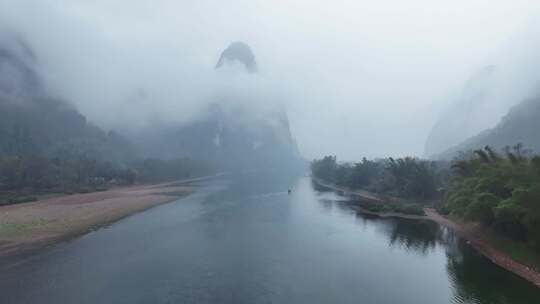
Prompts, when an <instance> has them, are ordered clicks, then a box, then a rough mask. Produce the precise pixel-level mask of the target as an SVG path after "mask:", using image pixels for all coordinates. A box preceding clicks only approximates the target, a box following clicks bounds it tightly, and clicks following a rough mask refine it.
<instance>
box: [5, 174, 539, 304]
mask: <svg viewBox="0 0 540 304" xmlns="http://www.w3.org/2000/svg"><path fill="white" fill-rule="evenodd" d="M195 186H196V187H197V188H198V190H197V192H196V193H195V194H193V195H191V196H189V197H187V198H183V199H179V200H178V201H176V202H173V203H170V204H166V205H162V206H160V207H156V208H153V209H151V210H148V211H146V212H143V213H140V214H136V215H134V216H131V217H128V218H126V219H124V220H121V221H119V222H117V223H115V224H113V225H110V226H109V227H106V228H102V229H99V230H97V231H94V232H91V233H89V234H86V235H84V236H82V237H80V238H77V239H75V240H72V241H69V242H66V243H62V244H59V245H56V246H54V247H51V248H48V249H44V250H42V251H41V252H39V253H38V254H35V255H33V256H31V257H27V258H25V259H24V260H20V261H11V260H10V261H3V262H1V263H0V270H1V273H0V303H13V304H16V303H55V304H57V303H130V304H131V303H234V304H239V303H365V304H398V303H399V304H423V303H425V304H447V303H482V304H484V303H485V304H488V303H489V304H498V303H508V304H534V303H540V290H539V289H537V288H535V287H533V286H532V284H529V283H528V282H526V281H524V280H522V279H521V278H519V277H517V276H515V275H513V274H511V273H508V272H506V271H504V270H502V269H500V268H499V267H497V266H495V265H494V264H492V263H491V262H490V261H489V260H487V259H485V258H483V257H482V256H480V255H478V254H477V253H476V252H474V251H473V250H472V249H471V248H469V247H468V246H467V245H466V244H465V243H464V242H463V241H462V240H460V239H459V238H457V237H456V236H455V235H454V234H453V233H452V232H451V231H448V230H447V229H444V228H441V227H439V226H438V225H437V224H435V223H432V222H428V221H414V220H404V219H395V218H392V219H387V218H386V219H385V218H378V217H373V216H366V215H362V214H359V213H357V212H355V211H354V209H352V208H351V207H350V206H351V203H350V202H348V201H347V199H346V198H344V197H341V196H339V195H338V194H336V193H333V192H324V191H320V189H319V190H316V189H315V188H316V187H315V186H314V185H313V184H312V183H311V181H310V180H309V178H306V177H303V178H292V177H291V178H284V177H279V178H275V177H271V176H266V177H261V176H257V175H251V176H249V175H244V176H241V177H238V178H229V179H227V180H225V179H221V180H214V181H207V182H199V183H197V184H195ZM291 187H292V188H293V192H292V193H291V194H287V192H286V189H288V188H291ZM14 262H16V263H15V264H14Z"/></svg>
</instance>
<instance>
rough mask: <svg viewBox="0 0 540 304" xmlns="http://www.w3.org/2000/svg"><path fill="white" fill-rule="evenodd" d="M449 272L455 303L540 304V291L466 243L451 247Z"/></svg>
mask: <svg viewBox="0 0 540 304" xmlns="http://www.w3.org/2000/svg"><path fill="white" fill-rule="evenodd" d="M452 247H453V248H454V250H447V252H446V255H447V257H448V264H447V272H448V277H449V280H450V283H451V284H452V287H453V296H454V298H453V302H454V303H475V304H532V303H540V290H538V289H537V288H536V287H534V286H533V285H532V284H530V283H527V282H525V281H524V280H523V279H521V278H519V277H518V276H516V275H514V274H512V273H510V272H508V271H506V270H504V269H502V268H500V267H498V266H495V265H493V264H492V263H491V261H489V260H488V259H486V258H484V257H483V256H481V255H480V254H479V253H477V252H475V251H474V249H472V248H471V247H470V246H468V245H466V244H465V243H464V242H463V241H462V240H459V239H456V240H454V242H453V243H451V244H449V248H452Z"/></svg>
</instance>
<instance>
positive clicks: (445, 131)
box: [424, 65, 497, 157]
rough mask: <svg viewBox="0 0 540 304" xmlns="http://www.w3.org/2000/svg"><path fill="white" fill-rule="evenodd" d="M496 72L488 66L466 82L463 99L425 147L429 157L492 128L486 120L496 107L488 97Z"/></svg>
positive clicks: (447, 113) (446, 114) (445, 116)
mask: <svg viewBox="0 0 540 304" xmlns="http://www.w3.org/2000/svg"><path fill="white" fill-rule="evenodd" d="M496 71H497V68H496V67H495V66H493V65H490V66H486V67H484V68H482V69H480V70H479V71H478V72H476V73H475V74H474V75H473V76H472V77H471V78H470V79H469V80H468V81H467V82H466V84H465V86H464V88H463V91H462V93H461V96H460V97H459V98H458V99H457V100H456V101H455V102H453V103H452V104H451V105H450V107H448V108H447V109H446V111H444V112H443V113H442V115H441V116H440V118H439V120H438V121H437V122H436V123H435V126H434V127H433V128H432V129H431V132H430V133H429V136H428V139H427V141H426V144H425V147H424V154H425V155H426V156H428V157H429V156H433V155H435V154H438V153H441V152H443V151H444V150H446V149H448V148H450V147H452V146H454V145H457V144H459V143H460V142H462V141H464V140H465V139H467V138H468V137H470V136H473V135H475V134H477V133H478V132H480V131H482V130H484V129H485V128H487V127H489V126H488V125H486V122H485V119H484V117H483V116H485V115H486V112H487V111H486V110H487V109H489V108H490V107H492V106H493V105H492V104H491V103H490V102H491V101H492V100H490V98H489V93H490V88H491V85H492V83H493V78H494V74H495V73H496Z"/></svg>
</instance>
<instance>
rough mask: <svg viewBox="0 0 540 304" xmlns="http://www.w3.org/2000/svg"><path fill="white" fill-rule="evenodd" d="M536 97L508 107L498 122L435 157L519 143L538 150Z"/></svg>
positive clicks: (539, 115) (539, 109)
mask: <svg viewBox="0 0 540 304" xmlns="http://www.w3.org/2000/svg"><path fill="white" fill-rule="evenodd" d="M538 130H540V99H539V98H532V99H528V100H525V101H523V102H521V103H520V104H518V105H516V106H514V107H512V108H511V109H510V111H508V114H506V115H505V116H504V117H502V119H501V120H500V122H499V123H498V124H497V125H496V126H495V127H493V128H490V129H486V130H484V131H482V132H480V133H479V134H477V135H475V136H473V137H471V138H468V139H467V140H464V141H463V142H461V143H460V144H458V145H455V146H453V147H451V148H449V149H447V150H446V151H444V152H443V153H441V154H439V155H437V158H443V159H450V158H452V157H454V156H456V155H457V153H458V152H460V151H470V150H475V149H480V148H483V147H485V146H490V147H493V148H495V149H496V150H500V149H504V148H505V147H507V146H510V147H512V146H514V145H516V144H523V145H524V146H525V147H526V148H528V149H531V150H532V151H534V152H536V153H538V152H540V137H539V136H538Z"/></svg>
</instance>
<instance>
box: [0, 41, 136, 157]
mask: <svg viewBox="0 0 540 304" xmlns="http://www.w3.org/2000/svg"><path fill="white" fill-rule="evenodd" d="M37 64H38V63H37V60H36V58H35V56H34V54H33V53H32V51H31V48H30V47H29V46H28V45H26V44H25V43H24V42H23V40H22V39H20V38H18V37H17V36H15V35H12V34H6V33H3V34H1V35H0V155H6V156H14V155H43V156H48V157H57V156H60V155H62V156H69V155H71V156H73V157H75V155H80V154H81V153H83V154H85V155H87V156H88V157H92V158H96V159H116V160H120V159H126V158H129V157H130V156H131V155H132V151H131V150H130V149H129V145H128V144H126V141H125V139H123V138H121V137H120V136H119V135H118V134H116V133H114V132H105V131H103V130H101V129H100V128H98V127H97V126H95V125H93V124H91V123H89V122H87V120H86V117H84V116H83V115H82V114H80V113H79V112H78V111H77V110H76V109H75V107H73V106H72V105H71V104H69V103H68V102H66V101H63V100H60V99H58V98H55V97H54V96H50V95H49V94H47V93H46V90H45V88H44V86H43V81H42V79H41V76H40V75H39V74H38V73H37V72H36V65H37Z"/></svg>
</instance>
